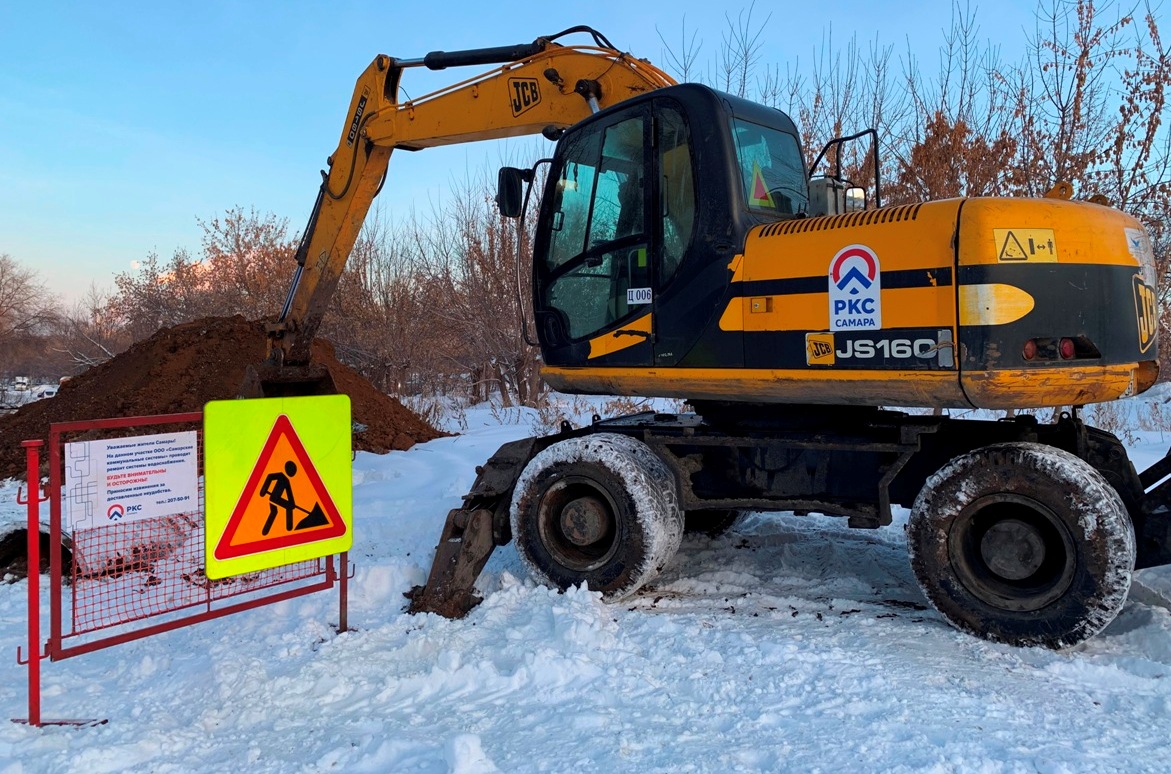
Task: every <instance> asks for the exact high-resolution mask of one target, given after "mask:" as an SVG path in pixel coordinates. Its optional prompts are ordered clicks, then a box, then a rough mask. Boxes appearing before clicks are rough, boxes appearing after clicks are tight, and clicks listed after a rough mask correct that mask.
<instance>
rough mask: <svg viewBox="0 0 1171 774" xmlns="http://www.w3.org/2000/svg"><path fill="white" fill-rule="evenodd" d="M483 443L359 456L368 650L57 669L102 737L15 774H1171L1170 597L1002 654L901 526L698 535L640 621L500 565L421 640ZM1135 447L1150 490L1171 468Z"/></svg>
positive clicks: (7, 706) (143, 653)
mask: <svg viewBox="0 0 1171 774" xmlns="http://www.w3.org/2000/svg"><path fill="white" fill-rule="evenodd" d="M464 420H465V421H466V422H467V424H468V429H467V431H466V433H465V434H464V435H462V436H459V437H453V438H442V439H439V440H436V441H433V442H431V443H428V444H424V445H421V446H416V447H415V448H414V449H412V450H411V451H409V452H406V453H393V454H390V455H387V456H375V455H369V454H359V455H358V458H357V460H356V462H355V466H354V507H355V514H356V517H355V546H354V550H353V552H352V554H351V556H352V559H353V561H354V562H355V563H356V565H357V576H356V577H355V579H354V581H353V582H352V585H351V598H350V622H351V625H352V626H355V627H357V628H356V631H351V632H347V633H344V634H341V635H337V634H335V633H334V630H333V628H332V627H331V625H330V622H336V620H337V607H336V606H337V600H336V596H335V595H334V594H331V593H327V594H318V595H315V596H312V597H308V598H302V599H300V600H295V601H291V602H286V603H281V604H278V605H276V606H274V607H268V608H264V609H261V610H257V611H251V612H248V613H244V614H240V615H236V616H232V617H229V618H225V619H221V620H218V621H213V622H210V623H205V624H201V625H198V626H195V627H192V628H189V629H185V630H180V631H177V632H172V633H168V634H164V635H161V636H157V637H154V638H151V639H147V640H143V641H139V642H135V643H130V644H127V645H122V646H118V647H115V648H112V649H109V650H105V651H100V652H98V653H94V654H89V655H85V656H80V657H77V658H74V659H69V660H66V661H63V662H60V663H46V664H45V665H44V684H45V691H44V694H45V695H44V716H45V717H46V718H60V717H72V718H88V717H94V718H109V723H108V724H106V725H103V726H97V727H92V728H79V729H78V728H58V727H47V728H43V729H33V728H29V727H27V726H23V725H18V724H11V723H0V774H17V773H18V772H20V773H23V772H66V771H68V772H74V771H84V772H87V774H88V773H91V772H92V773H94V774H96V773H97V772H114V771H151V772H188V771H198V772H220V771H248V772H316V771H346V772H351V771H352V772H404V771H417V772H460V773H461V774H472V773H474V772H475V773H478V772H492V771H497V770H499V771H504V772H512V771H521V772H529V771H549V772H592V771H597V772H614V771H632V772H689V771H694V772H725V771H729V772H730V771H749V772H751V771H856V770H861V771H941V772H942V771H964V772H967V771H979V772H1002V771H1003V772H1016V771H1042V772H1084V771H1152V772H1153V771H1160V772H1161V771H1166V770H1167V769H1168V766H1169V761H1171V741H1168V737H1169V735H1171V612H1169V607H1171V572H1168V570H1167V569H1162V568H1161V569H1156V570H1145V571H1142V572H1140V573H1138V576H1137V579H1138V583H1137V584H1136V586H1135V587H1134V589H1133V591H1132V595H1131V600H1130V601H1129V602H1128V603H1127V605H1126V608H1125V609H1124V611H1123V613H1122V614H1121V616H1120V617H1119V618H1118V619H1117V620H1115V621H1114V623H1112V624H1111V625H1110V626H1109V627H1108V628H1107V629H1106V630H1105V632H1103V633H1102V634H1100V635H1098V636H1097V637H1095V638H1093V639H1091V640H1090V641H1088V642H1086V643H1083V644H1082V645H1080V646H1078V647H1077V648H1074V649H1072V650H1069V651H1065V652H1051V651H1047V650H1040V649H1015V648H1011V647H1007V646H1000V645H993V644H990V643H987V642H983V641H981V640H978V639H974V638H972V637H969V636H966V635H964V634H961V633H960V632H958V631H956V630H954V629H952V628H951V627H950V626H948V625H947V624H946V623H945V622H944V621H943V619H942V618H941V617H940V616H939V615H937V614H936V613H935V612H934V611H933V610H930V609H927V608H926V599H925V598H924V597H923V595H922V594H921V592H920V591H919V589H918V586H917V585H916V583H915V580H914V578H913V576H912V574H911V570H910V567H909V565H908V562H907V556H906V541H905V539H904V536H903V531H902V529H901V525H902V521H903V519H905V514H904V515H903V517H902V518H900V519H898V520H897V521H896V524H895V525H893V526H891V527H888V528H884V529H881V530H878V531H858V530H848V529H847V528H846V527H845V524H844V522H843V521H841V520H835V519H831V518H825V517H794V516H782V517H764V516H754V517H750V518H749V519H747V520H746V522H745V523H744V524H742V525H741V526H739V527H737V528H736V530H735V531H733V532H732V533H730V534H728V535H726V536H724V537H722V538H719V539H715V540H709V539H707V538H702V537H687V538H685V539H684V541H683V545H682V548H681V549H680V553H679V555H678V557H677V558H676V559H675V561H673V562H672V563H671V564H670V565H669V567H668V568H667V570H666V571H665V573H664V574H663V575H662V576H660V578H659V579H657V580H656V581H653V582H652V587H651V588H649V589H645V590H644V591H642V592H640V593H639V594H638V595H636V596H635V597H634V598H633V599H631V600H627V601H626V602H625V603H623V604H620V605H605V604H603V603H602V602H601V601H600V600H599V598H598V596H597V595H595V594H592V593H589V592H588V591H584V590H574V591H571V592H569V593H567V594H564V595H561V594H557V593H555V592H552V591H550V590H548V589H545V588H540V587H536V586H534V584H533V583H532V582H531V581H529V580H527V578H526V577H525V573H524V570H523V568H522V567H521V564H520V560H519V559H518V557H517V555H516V552H515V550H514V549H512V548H511V547H506V548H503V549H500V550H498V551H497V552H496V554H495V555H494V556H493V558H492V559H491V560H490V562H489V564H488V567H487V570H486V572H485V573H484V575H483V576H482V578H481V581H480V583H481V588H482V590H483V592H484V593H485V601H484V602H483V604H481V605H480V606H479V607H478V608H476V609H475V610H473V611H472V613H471V614H470V615H469V616H468V617H467V618H466V619H465V620H462V621H448V620H445V619H442V618H439V617H436V616H432V615H426V616H415V617H412V616H408V615H405V614H403V613H402V612H401V610H402V607H403V604H404V600H403V598H402V593H403V592H404V591H406V590H407V589H408V588H409V587H410V586H412V585H414V584H418V583H422V582H423V580H424V579H425V575H426V571H427V569H428V567H429V565H430V559H431V555H432V551H433V548H434V545H435V541H436V540H437V539H438V536H439V532H440V529H441V527H442V524H443V520H444V518H445V516H446V514H447V511H448V509H449V508H451V507H454V506H455V505H457V504H458V503H459V499H460V496H461V495H462V494H463V493H464V492H465V491H466V490H467V488H468V487H469V486H470V485H471V483H472V480H473V478H474V475H475V473H474V466H475V465H477V464H479V463H481V462H483V461H484V460H485V459H486V458H487V457H488V456H489V455H490V454H491V453H492V452H493V451H495V449H496V448H497V447H498V446H499V445H500V444H501V443H503V442H505V441H508V440H512V439H515V438H519V437H522V436H524V435H526V434H527V433H528V432H529V430H530V428H529V422H527V421H520V422H519V423H518V424H513V425H504V426H501V425H500V424H499V423H497V422H496V421H494V420H493V418H492V417H491V416H490V415H489V414H488V413H487V412H469V414H468V415H467V416H466V417H465V418H464ZM1132 436H1133V437H1134V441H1135V442H1134V443H1132V444H1131V453H1132V455H1133V457H1134V458H1135V462H1136V465H1138V466H1139V467H1140V468H1141V467H1143V466H1145V465H1146V464H1149V462H1152V461H1154V460H1155V459H1157V458H1158V457H1160V456H1162V454H1164V453H1165V451H1166V449H1167V446H1168V444H1169V443H1171V436H1168V437H1163V436H1162V435H1161V434H1160V433H1158V432H1151V431H1137V430H1136V431H1134V432H1133V433H1132ZM15 494H16V485H15V483H13V482H7V483H0V522H7V523H11V522H13V521H17V520H20V519H22V518H23V517H22V515H21V511H20V509H19V507H18V506H17V505H16V502H15ZM0 526H2V524H0ZM42 585H43V589H44V593H46V594H47V587H48V584H47V582H46V581H44V580H42ZM25 598H26V586H25V583H24V582H23V581H22V582H19V583H15V584H6V585H0V642H3V643H5V644H7V646H8V648H9V650H8V653H9V656H10V658H9V660H7V662H4V661H0V713H3V716H4V717H23V716H25V715H26V713H27V708H26V703H25V702H26V694H25V672H24V669H23V668H22V667H18V666H17V665H16V663H15V658H14V656H15V652H14V651H15V648H16V645H17V644H19V643H23V642H24V637H25V634H24V632H25V615H26V610H25ZM45 625H47V624H45Z"/></svg>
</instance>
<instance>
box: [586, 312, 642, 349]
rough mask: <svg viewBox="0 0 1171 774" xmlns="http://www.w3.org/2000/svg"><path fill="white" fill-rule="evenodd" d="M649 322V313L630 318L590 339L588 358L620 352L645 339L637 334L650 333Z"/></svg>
mask: <svg viewBox="0 0 1171 774" xmlns="http://www.w3.org/2000/svg"><path fill="white" fill-rule="evenodd" d="M651 322H652V321H651V315H650V314H645V315H643V316H642V317H638V318H635V319H633V320H631V321H630V322H629V323H627V324H626V325H623V326H622V328H621V329H619V330H616V331H611V332H610V333H606V334H603V335H601V336H598V337H596V338H593V339H590V355H589V357H590V359H591V360H593V359H594V358H595V357H601V356H602V355H609V354H611V353H613V352H620V351H622V350H624V349H626V348H627V347H633V346H634V345H635V344H639V343H641V342H644V341H646V338H645V337H643V336H639V335H638V334H639V333H650V332H651Z"/></svg>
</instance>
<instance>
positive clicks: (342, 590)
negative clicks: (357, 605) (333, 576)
mask: <svg viewBox="0 0 1171 774" xmlns="http://www.w3.org/2000/svg"><path fill="white" fill-rule="evenodd" d="M349 558H350V554H349V552H348V551H342V554H341V561H340V563H339V564H340V568H339V569H340V570H341V573H340V574H339V576H338V582H339V586H340V587H339V589H338V616H337V630H338V633H339V634H340V633H342V632H348V631H349V630H350V562H349Z"/></svg>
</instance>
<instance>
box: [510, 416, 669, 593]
mask: <svg viewBox="0 0 1171 774" xmlns="http://www.w3.org/2000/svg"><path fill="white" fill-rule="evenodd" d="M512 534H513V538H514V540H515V541H516V549H517V552H518V553H519V554H520V557H521V559H522V560H523V562H524V564H525V565H526V566H527V567H528V569H529V572H530V574H531V575H532V576H533V577H534V578H535V579H537V580H539V581H540V582H542V583H546V584H548V585H550V586H553V587H555V588H558V589H562V590H564V589H567V588H569V587H571V586H577V585H580V584H582V583H585V584H586V585H587V586H588V587H589V588H590V589H591V590H593V591H600V592H602V594H603V595H604V597H605V598H606V599H607V600H608V601H612V600H618V599H621V598H622V597H624V596H626V595H628V594H631V593H632V592H634V591H635V590H637V589H638V588H639V587H641V586H642V585H643V584H644V583H646V582H647V581H648V580H650V579H651V578H653V577H654V576H655V575H657V574H658V573H659V571H660V570H662V568H663V567H664V566H665V565H666V564H667V562H669V561H670V560H671V557H673V556H674V555H675V551H676V550H677V549H678V548H679V543H680V540H681V539H682V537H683V513H682V512H681V511H680V509H679V505H678V497H677V494H676V487H675V478H674V476H673V475H672V474H671V471H670V470H668V468H667V466H666V465H664V464H663V462H662V460H660V459H659V458H658V457H657V456H656V455H655V454H654V452H652V451H651V450H650V448H649V447H648V446H647V445H646V444H644V443H642V442H641V441H638V440H635V439H633V438H628V437H626V436H623V435H617V434H613V433H597V434H594V435H587V436H582V437H580V438H570V439H567V440H564V441H560V442H559V443H555V444H553V445H552V446H550V447H548V448H547V449H545V450H544V451H542V452H541V453H540V454H538V455H537V456H536V457H534V458H533V459H532V460H531V461H530V462H529V464H528V465H527V466H526V467H525V469H524V471H523V472H522V473H521V476H520V479H519V480H518V481H517V484H516V489H515V490H514V494H513V499H512Z"/></svg>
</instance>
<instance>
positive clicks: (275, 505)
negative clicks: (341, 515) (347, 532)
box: [260, 460, 329, 537]
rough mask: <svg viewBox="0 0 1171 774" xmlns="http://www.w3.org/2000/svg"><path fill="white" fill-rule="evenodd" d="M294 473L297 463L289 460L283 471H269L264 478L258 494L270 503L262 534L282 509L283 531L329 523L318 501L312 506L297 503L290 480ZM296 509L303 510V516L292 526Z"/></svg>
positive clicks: (267, 531)
mask: <svg viewBox="0 0 1171 774" xmlns="http://www.w3.org/2000/svg"><path fill="white" fill-rule="evenodd" d="M295 475H297V463H295V462H293V461H292V460H289V461H288V462H286V463H285V467H284V470H283V471H279V472H276V473H269V474H268V476H267V477H266V478H265V479H264V484H263V485H261V487H260V496H261V497H267V498H268V501H269V502H270V503H271V505H269V506H268V518H267V519H265V521H264V527H262V528H261V530H260V534H261V535H262V536H265V537H267V536H268V533H269V532H271V531H272V525H273V524H274V523H275V522H276V517H277V514H278V513H279V512H280V511H282V510H283V511H284V512H285V532H294V531H299V530H303V529H309V528H311V527H324V526H327V525H328V524H329V519H328V518H327V517H326V515H325V512H324V511H322V510H321V505H320V504H319V503H314V504H313V507H312V508H304V507H302V506H300V505H297V501H296V500H295V499H294V496H293V486H292V483H291V482H290V479H291V478H292V477H293V476H295ZM296 511H301V512H303V513H304V514H305V516H303V517H302V518H301V519H300V520H299V521H297V523H296V526H293V520H294V517H295V513H296Z"/></svg>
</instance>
